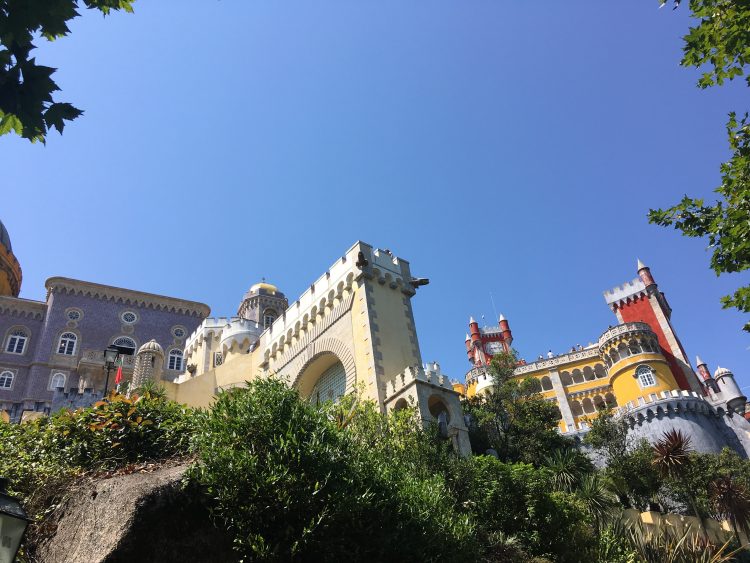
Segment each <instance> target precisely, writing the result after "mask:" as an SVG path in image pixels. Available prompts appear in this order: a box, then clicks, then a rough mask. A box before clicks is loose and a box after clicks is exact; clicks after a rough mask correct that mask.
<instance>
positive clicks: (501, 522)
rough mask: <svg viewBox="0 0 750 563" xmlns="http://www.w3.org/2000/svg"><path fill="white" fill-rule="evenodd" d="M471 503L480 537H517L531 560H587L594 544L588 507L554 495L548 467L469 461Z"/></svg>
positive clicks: (566, 496) (479, 459)
mask: <svg viewBox="0 0 750 563" xmlns="http://www.w3.org/2000/svg"><path fill="white" fill-rule="evenodd" d="M469 462H470V463H471V464H472V466H473V471H474V475H473V478H472V479H471V483H472V487H473V490H472V491H471V503H472V505H473V511H474V513H475V514H476V520H477V521H478V522H480V523H481V524H480V526H481V528H480V534H481V535H483V536H484V538H486V541H488V542H489V543H491V537H492V534H493V533H496V532H497V531H502V532H503V533H505V534H510V535H513V536H515V537H517V538H518V539H519V540H520V542H521V544H522V545H523V546H524V548H525V549H526V550H527V551H528V552H529V553H531V554H532V555H538V556H545V557H551V558H554V560H556V561H585V560H587V556H588V555H589V552H590V550H591V549H592V548H593V545H594V537H593V530H592V528H591V526H589V522H590V521H591V519H590V517H589V515H588V514H587V513H586V511H585V508H584V505H583V503H582V502H581V501H580V500H579V499H578V498H577V497H576V496H575V495H574V494H571V493H567V492H563V491H555V490H554V487H553V485H552V483H553V474H552V472H551V471H550V470H549V469H546V468H538V469H537V468H534V467H533V466H531V465H527V464H509V463H503V462H501V461H499V460H498V459H496V458H494V457H492V456H476V457H474V458H472V459H471V460H469Z"/></svg>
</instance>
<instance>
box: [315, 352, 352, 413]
mask: <svg viewBox="0 0 750 563" xmlns="http://www.w3.org/2000/svg"><path fill="white" fill-rule="evenodd" d="M345 392H346V370H345V369H344V365H343V364H342V363H341V362H336V363H335V364H333V365H332V366H331V367H329V368H328V369H327V370H325V371H324V372H323V373H322V374H320V377H319V378H318V381H317V382H316V383H315V387H313V390H312V393H311V394H310V400H311V402H312V403H313V404H314V405H322V404H323V403H327V402H333V403H336V402H338V400H339V399H340V398H341V397H343V396H344V393H345Z"/></svg>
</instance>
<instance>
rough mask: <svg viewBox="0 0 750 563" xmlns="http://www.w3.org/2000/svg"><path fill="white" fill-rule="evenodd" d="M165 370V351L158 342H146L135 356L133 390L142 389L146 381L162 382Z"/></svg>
mask: <svg viewBox="0 0 750 563" xmlns="http://www.w3.org/2000/svg"><path fill="white" fill-rule="evenodd" d="M163 369H164V349H163V348H162V347H161V345H160V344H159V343H158V342H157V341H156V340H151V341H149V342H146V343H145V344H144V345H143V346H141V347H140V348H139V349H138V352H137V353H136V355H135V367H134V368H133V382H132V384H131V390H132V389H136V388H137V387H140V386H141V385H143V384H144V383H145V382H146V381H161V372H162V370H163Z"/></svg>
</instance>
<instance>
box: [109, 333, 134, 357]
mask: <svg viewBox="0 0 750 563" xmlns="http://www.w3.org/2000/svg"><path fill="white" fill-rule="evenodd" d="M118 340H129V341H130V342H132V343H133V346H132V348H133V355H134V356H135V354H136V352H138V342H136V340H135V338H133V337H132V336H128V335H126V334H120V335H119V336H115V337H113V338H112V345H113V346H122V347H123V348H129V347H130V346H124V345H123V344H117V341H118Z"/></svg>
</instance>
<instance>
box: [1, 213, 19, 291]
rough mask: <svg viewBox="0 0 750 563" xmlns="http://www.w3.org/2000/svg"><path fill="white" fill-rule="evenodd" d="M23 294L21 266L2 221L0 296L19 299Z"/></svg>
mask: <svg viewBox="0 0 750 563" xmlns="http://www.w3.org/2000/svg"><path fill="white" fill-rule="evenodd" d="M20 292H21V265H20V264H19V263H18V260H17V259H16V257H15V255H14V254H13V247H12V246H11V244H10V235H8V230H7V229H6V228H5V225H3V223H2V221H0V295H8V296H11V297H18V294H19V293H20Z"/></svg>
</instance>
